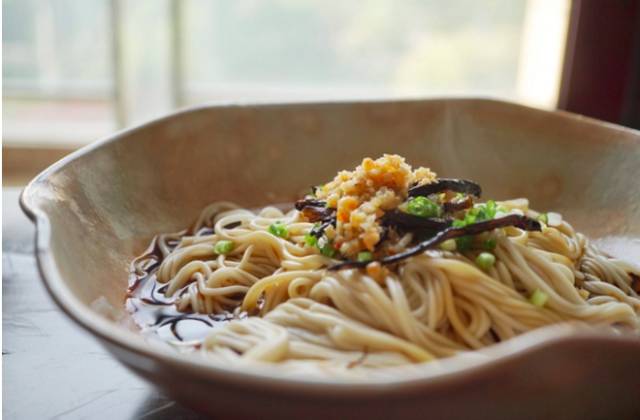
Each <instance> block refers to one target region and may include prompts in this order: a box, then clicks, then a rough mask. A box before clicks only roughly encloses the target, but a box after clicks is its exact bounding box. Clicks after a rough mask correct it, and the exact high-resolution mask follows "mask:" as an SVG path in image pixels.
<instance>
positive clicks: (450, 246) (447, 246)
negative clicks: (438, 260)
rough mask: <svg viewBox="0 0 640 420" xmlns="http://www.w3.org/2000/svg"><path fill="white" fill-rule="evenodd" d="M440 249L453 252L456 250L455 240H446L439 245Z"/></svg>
mask: <svg viewBox="0 0 640 420" xmlns="http://www.w3.org/2000/svg"><path fill="white" fill-rule="evenodd" d="M440 249H442V250H443V251H451V252H453V251H455V250H456V249H457V247H456V240H455V239H447V240H446V241H444V242H443V243H441V244H440Z"/></svg>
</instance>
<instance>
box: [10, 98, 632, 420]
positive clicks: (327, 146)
mask: <svg viewBox="0 0 640 420" xmlns="http://www.w3.org/2000/svg"><path fill="white" fill-rule="evenodd" d="M385 152H387V153H398V154H400V155H403V156H405V157H407V158H408V160H409V162H410V163H411V164H413V165H424V166H429V167H431V168H432V169H433V170H435V171H436V172H437V173H438V174H439V175H440V176H450V177H460V178H469V179H473V180H476V181H478V182H479V183H480V184H482V185H483V187H484V189H485V191H486V193H485V196H487V197H494V198H497V199H501V198H507V197H520V196H524V197H528V198H529V199H530V201H531V204H532V206H533V207H534V208H536V209H541V210H552V209H553V210H555V211H558V212H561V213H562V214H563V215H564V217H565V218H566V219H567V220H569V221H571V222H572V223H573V224H574V226H576V227H577V228H578V229H580V230H582V231H584V232H585V233H587V234H588V235H590V236H591V237H592V238H594V239H597V240H598V241H599V243H600V244H601V245H602V246H603V247H604V248H605V249H606V250H608V251H609V252H610V253H612V254H614V255H617V256H621V257H623V258H626V259H629V260H631V261H636V262H638V261H639V260H640V133H639V132H638V131H634V130H630V129H626V128H623V127H619V126H615V125H611V124H607V123H604V122H599V121H595V120H592V119H588V118H584V117H580V116H576V115H572V114H568V113H564V112H547V111H541V110H536V109H531V108H527V107H524V106H520V105H515V104H510V103H505V102H500V101H493V100H481V99H456V100H446V99H445V100H415V101H390V102H352V103H348V102H344V103H309V104H277V105H242V106H238V105H236V106H206V107H200V108H195V109H189V110H186V111H183V112H179V113H176V114H173V115H170V116H167V117H165V118H161V119H158V120H155V121H152V122H150V123H147V124H144V125H142V126H139V127H136V128H133V129H129V130H126V131H123V132H120V133H117V134H115V135H114V136H112V137H110V138H107V139H105V140H102V141H99V142H97V143H94V144H92V145H90V146H88V147H85V148H83V149H81V150H79V151H78V152H76V153H73V154H72V155H70V156H68V157H66V158H65V159H63V160H62V161H60V162H58V163H56V164H55V165H53V166H52V167H50V168H49V169H47V170H46V171H44V172H43V173H42V174H40V175H39V176H38V177H37V178H36V179H34V180H33V181H32V182H31V183H30V184H29V186H28V187H27V188H26V189H25V191H24V192H23V195H22V198H21V203H22V207H23V208H24V210H25V212H26V213H27V214H28V216H29V217H30V218H31V219H32V220H33V221H34V222H35V224H36V225H37V238H36V242H37V247H36V248H37V251H36V252H37V259H38V264H39V268H40V272H41V274H42V277H43V279H44V283H45V285H46V287H47V289H48V290H49V292H50V294H51V295H52V297H53V298H54V299H55V301H56V302H57V303H58V305H59V306H60V307H61V308H62V309H63V310H64V311H65V312H66V313H67V314H68V315H69V316H70V317H71V318H72V319H73V320H74V321H76V322H77V323H78V324H79V325H80V326H82V327H83V328H84V329H85V330H86V331H88V332H89V333H91V334H93V335H94V336H95V337H96V338H97V339H98V340H99V341H100V342H101V343H102V344H103V345H104V346H105V347H106V348H107V349H108V350H109V351H110V352H111V353H112V354H113V355H114V356H115V357H116V358H118V359H119V360H120V361H121V362H122V363H123V364H124V365H126V366H127V367H128V368H130V369H131V370H133V371H134V372H136V373H137V374H139V375H140V376H142V377H144V378H146V379H147V380H149V381H150V382H152V383H153V384H155V385H156V386H158V387H160V388H161V389H162V390H164V391H165V392H166V393H168V394H169V395H171V396H173V397H174V398H175V399H177V400H179V401H181V402H182V403H184V404H186V405H189V406H191V407H194V408H196V409H197V410H200V411H203V412H206V413H209V414H211V415H217V416H221V418H223V417H224V418H228V417H227V416H231V417H232V418H274V419H276V418H277V419H302V418H304V419H316V418H317V419H327V418H344V419H368V420H371V419H378V418H379V419H385V420H388V419H389V418H397V419H403V420H406V419H419V418H420V419H423V418H426V417H431V418H449V419H452V418H516V417H517V418H540V417H542V416H546V417H562V418H576V419H578V418H580V419H582V418H594V417H602V418H623V417H633V416H636V415H637V416H640V397H639V396H640V363H638V357H639V356H640V341H639V340H638V338H637V337H632V336H625V335H619V334H613V333H609V332H601V331H593V330H582V329H580V328H576V327H572V326H562V327H557V326H556V327H548V328H543V329H540V330H537V331H534V332H531V333H529V334H525V335H522V336H520V337H517V338H515V339H513V340H509V341H507V342H504V343H501V344H499V345H496V346H493V347H490V348H488V349H487V350H485V351H483V352H482V353H481V354H482V357H480V356H479V357H477V358H471V359H469V358H464V359H463V358H458V357H454V358H451V359H447V360H444V361H442V362H439V363H435V364H433V365H431V366H428V365H425V366H417V367H416V368H415V369H413V370H411V372H409V373H407V374H402V375H398V376H397V377H393V378H386V379H382V378H372V379H371V380H367V381H348V380H343V379H340V380H339V379H319V378H311V377H301V376H294V377H291V376H290V375H286V374H285V373H284V372H281V371H280V370H278V369H277V368H270V367H265V368H264V369H263V368H255V369H251V370H249V369H245V368H237V367H234V366H221V365H216V364H214V363H212V362H206V361H204V360H203V359H201V358H198V357H196V356H188V355H180V354H178V353H177V352H175V351H173V350H171V349H167V348H165V347H163V346H161V345H159V344H157V343H154V342H150V341H148V340H145V339H143V337H141V336H140V334H138V333H136V332H135V331H132V329H131V328H130V327H128V326H127V323H126V319H127V314H126V312H125V310H124V300H125V291H126V288H127V277H128V266H129V263H130V261H131V259H132V258H133V257H134V256H136V255H138V254H140V253H141V252H142V251H143V250H144V248H145V247H146V246H147V244H148V243H149V241H150V239H151V238H152V237H153V236H154V235H156V234H158V233H161V232H172V231H176V230H180V229H183V228H185V227H186V226H188V225H189V224H190V223H191V222H192V221H193V220H195V218H196V217H197V215H198V213H199V212H200V210H201V209H202V208H203V207H204V206H205V205H207V204H208V203H210V202H213V201H216V200H229V201H235V202H237V203H239V204H241V205H243V206H248V207H256V206H261V205H266V204H270V203H282V202H291V201H292V200H294V199H295V198H296V197H298V196H299V195H300V193H301V191H305V190H307V189H308V187H309V186H310V185H315V184H317V183H318V182H321V181H322V180H327V179H330V178H331V177H332V176H333V174H335V172H336V171H337V170H339V169H343V168H352V167H354V166H355V165H356V164H357V163H358V162H359V161H360V160H361V159H362V158H363V157H364V156H372V157H377V156H379V155H381V154H382V153H385ZM100 308H101V309H100ZM105 308H106V310H105ZM54 339H55V337H53V338H52V340H54ZM88 374H90V373H88ZM636 418H638V417H636Z"/></svg>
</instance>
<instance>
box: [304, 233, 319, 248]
mask: <svg viewBox="0 0 640 420" xmlns="http://www.w3.org/2000/svg"><path fill="white" fill-rule="evenodd" d="M304 243H305V244H307V246H316V244H317V243H318V238H317V237H316V236H315V235H312V234H310V233H307V234H306V235H304Z"/></svg>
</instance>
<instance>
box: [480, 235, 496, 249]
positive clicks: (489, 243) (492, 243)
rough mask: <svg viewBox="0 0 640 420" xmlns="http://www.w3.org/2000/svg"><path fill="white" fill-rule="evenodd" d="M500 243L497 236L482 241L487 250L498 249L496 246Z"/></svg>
mask: <svg viewBox="0 0 640 420" xmlns="http://www.w3.org/2000/svg"><path fill="white" fill-rule="evenodd" d="M497 245H498V243H497V241H496V238H488V239H485V240H484V242H482V248H483V249H486V250H487V251H493V250H494V249H496V246H497Z"/></svg>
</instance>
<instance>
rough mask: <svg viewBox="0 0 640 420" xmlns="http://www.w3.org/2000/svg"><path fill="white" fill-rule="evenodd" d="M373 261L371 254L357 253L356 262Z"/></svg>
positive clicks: (365, 252) (366, 252)
mask: <svg viewBox="0 0 640 420" xmlns="http://www.w3.org/2000/svg"><path fill="white" fill-rule="evenodd" d="M372 259H373V254H372V253H370V252H369V251H362V252H358V257H357V260H358V262H367V261H371V260H372Z"/></svg>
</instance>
